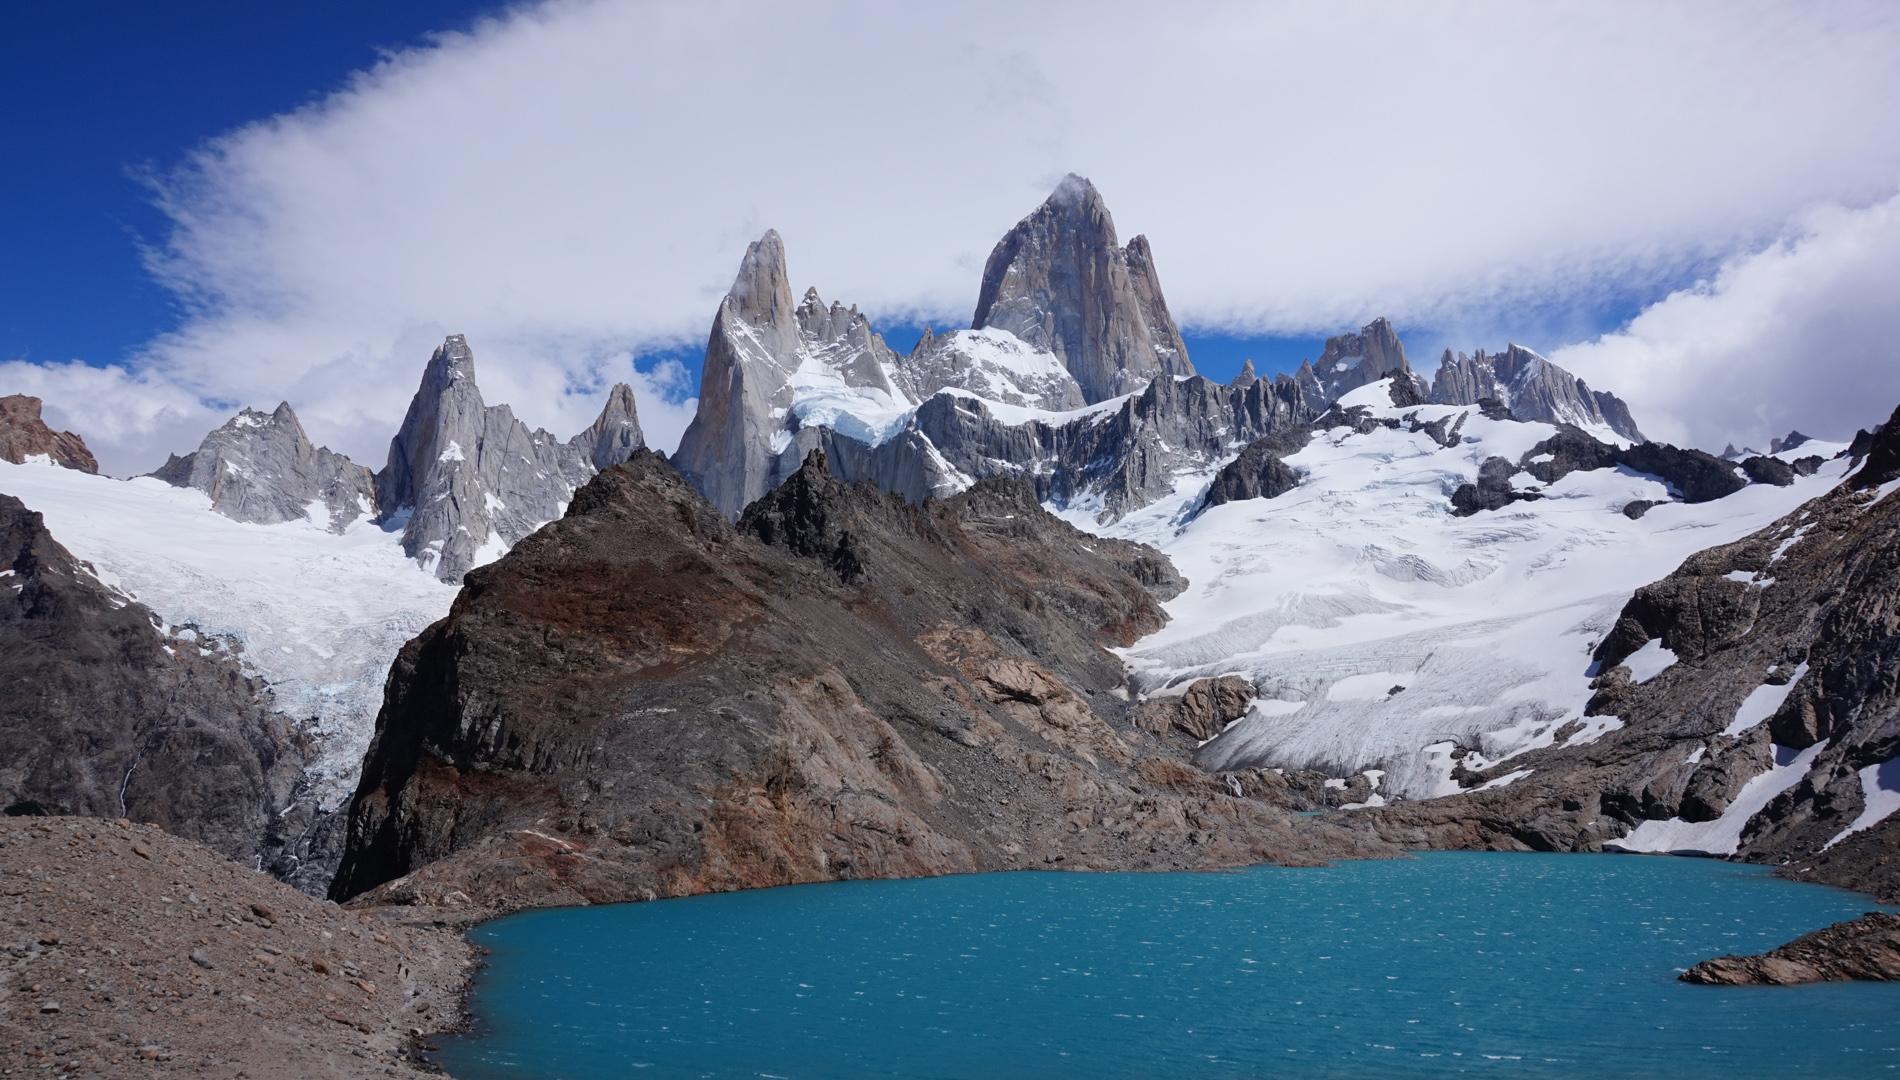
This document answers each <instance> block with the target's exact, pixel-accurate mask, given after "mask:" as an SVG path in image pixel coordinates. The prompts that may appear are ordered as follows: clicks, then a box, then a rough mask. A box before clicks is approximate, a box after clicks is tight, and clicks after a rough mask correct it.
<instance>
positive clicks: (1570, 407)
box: [1431, 345, 1643, 443]
mask: <svg viewBox="0 0 1900 1080" xmlns="http://www.w3.org/2000/svg"><path fill="white" fill-rule="evenodd" d="M1484 398H1495V399H1496V400H1498V401H1501V402H1503V403H1504V404H1505V405H1506V406H1508V407H1509V408H1510V410H1511V415H1513V416H1515V417H1517V418H1518V419H1519V420H1534V421H1541V422H1544V423H1551V424H1556V423H1565V424H1576V425H1577V426H1579V427H1583V428H1598V429H1604V428H1607V429H1609V430H1610V431H1613V432H1615V433H1616V434H1617V435H1620V436H1622V437H1623V438H1625V439H1628V440H1629V441H1631V442H1637V443H1640V442H1642V441H1643V433H1642V431H1641V430H1640V429H1638V428H1637V426H1636V421H1635V419H1634V418H1633V417H1632V416H1631V415H1630V411H1629V406H1627V405H1625V404H1624V403H1623V401H1622V400H1621V399H1620V398H1618V397H1617V396H1616V395H1614V394H1610V393H1607V392H1604V391H1597V390H1592V389H1590V386H1589V384H1588V383H1585V382H1584V381H1583V380H1582V379H1579V378H1577V377H1576V376H1575V375H1572V374H1571V373H1570V372H1568V371H1565V370H1564V369H1563V368H1560V367H1558V366H1557V365H1556V364H1553V363H1551V362H1550V361H1549V360H1546V359H1545V358H1543V357H1542V356H1539V355H1538V354H1537V353H1534V352H1532V351H1531V350H1529V349H1526V348H1524V347H1523V346H1521V345H1507V346H1505V349H1504V351H1503V352H1499V353H1486V352H1485V351H1484V350H1482V349H1480V350H1479V351H1478V352H1477V354H1476V355H1472V356H1468V355H1466V354H1464V353H1459V354H1458V355H1456V356H1453V355H1452V352H1451V350H1450V349H1446V350H1445V355H1444V358H1443V359H1442V360H1441V361H1439V365H1438V374H1437V375H1436V376H1435V377H1434V378H1433V379H1432V387H1431V400H1432V401H1433V402H1435V403H1437V404H1440V405H1474V404H1476V403H1477V402H1478V401H1480V400H1482V399H1484Z"/></svg>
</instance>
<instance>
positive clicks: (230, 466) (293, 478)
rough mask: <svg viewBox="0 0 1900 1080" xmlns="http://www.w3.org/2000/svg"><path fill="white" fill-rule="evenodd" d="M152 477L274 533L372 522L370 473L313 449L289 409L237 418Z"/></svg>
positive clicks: (247, 413)
mask: <svg viewBox="0 0 1900 1080" xmlns="http://www.w3.org/2000/svg"><path fill="white" fill-rule="evenodd" d="M151 475H152V476H154V477H156V478H158V479H160V480H163V481H165V482H166V483H168V484H171V485H172V486H173V487H183V488H195V489H196V490H198V491H202V492H204V493H205V494H206V495H209V496H210V497H211V508H212V509H213V510H216V511H217V512H218V513H220V514H223V515H224V516H225V517H228V518H231V519H233V520H235V521H248V522H252V523H254V524H258V525H275V524H277V523H279V522H283V521H295V520H298V519H300V518H315V517H316V515H317V514H321V515H322V517H323V520H322V521H321V522H320V523H321V524H323V525H325V526H326V527H328V528H329V529H330V531H332V532H342V531H343V530H344V529H346V528H348V527H349V525H350V523H351V522H353V521H355V520H357V519H358V518H362V517H374V516H376V483H375V479H374V477H373V476H372V475H371V474H370V471H369V470H368V469H366V468H364V467H363V466H361V465H358V464H356V463H355V462H353V461H351V460H350V459H349V458H347V457H344V456H343V455H342V454H338V453H335V452H333V451H331V450H330V449H329V448H327V447H319V446H313V445H311V442H310V438H309V436H307V435H305V434H304V430H303V425H302V424H301V423H299V422H298V421H297V414H296V413H295V412H293V411H292V410H291V408H290V403H289V402H283V403H280V404H279V405H278V406H277V408H276V410H275V411H272V412H268V413H266V412H261V411H259V410H257V409H243V410H241V411H239V412H238V414H237V415H236V416H234V417H232V418H231V419H229V420H227V421H225V423H224V425H223V426H221V427H219V428H218V429H217V430H215V431H213V432H211V433H210V434H209V435H206V436H205V438H204V442H203V443H201V444H199V446H198V449H196V450H194V451H192V452H191V453H189V454H186V455H185V456H183V457H179V456H177V455H176V454H174V455H171V456H170V457H168V458H167V459H166V461H165V464H163V465H161V466H159V468H158V469H157V470H155V471H154V472H153V473H152V474H151ZM313 511H314V512H315V513H313Z"/></svg>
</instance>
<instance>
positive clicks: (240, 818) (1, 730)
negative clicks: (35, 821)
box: [0, 495, 309, 866]
mask: <svg viewBox="0 0 1900 1080" xmlns="http://www.w3.org/2000/svg"><path fill="white" fill-rule="evenodd" d="M0 686H4V687H5V688H6V707H5V708H4V709H0V808H4V809H5V810H6V812H7V813H9V814H19V813H47V814H80V815H86V816H92V817H129V818H133V819H135V820H138V821H148V822H153V823H155V824H158V825H161V826H163V827H164V828H165V829H166V831H168V832H172V833H175V834H177V835H179V836H185V837H189V838H191V839H193V840H197V841H199V842H201V843H203V844H205V845H206V846H208V847H211V848H213V849H214V850H217V851H219V852H222V853H223V854H225V855H227V856H230V857H231V858H234V859H238V860H240V861H242V862H244V863H245V864H247V865H252V866H256V865H259V864H268V863H270V862H272V861H273V860H274V859H275V858H276V854H277V853H278V852H279V851H281V850H282V849H283V848H284V846H285V844H286V843H287V837H289V836H293V835H295V830H297V829H298V828H299V827H300V825H301V823H302V820H303V816H302V811H299V812H296V813H286V812H285V811H287V810H288V809H290V808H292V805H293V803H295V802H297V797H298V788H299V785H300V783H301V779H302V769H303V765H304V762H305V760H306V758H307V755H308V751H309V747H308V746H307V745H306V744H305V742H304V740H303V739H302V737H301V736H300V735H299V733H298V732H296V731H295V730H294V729H293V728H292V726H291V724H290V723H289V722H288V721H287V720H286V719H285V718H284V717H282V716H281V715H279V714H277V713H276V712H274V711H273V709H272V707H271V698H270V694H269V691H268V689H267V688H266V687H264V686H263V685H262V684H260V683H258V682H257V681H255V680H253V679H251V678H249V677H247V676H246V675H245V674H244V673H243V672H242V670H241V669H240V668H239V665H238V662H237V660H236V658H235V657H234V656H232V655H231V654H230V653H229V652H228V651H226V649H224V648H223V647H222V646H220V645H218V644H217V643H215V642H213V641H210V640H207V639H204V638H202V637H201V636H200V635H198V634H196V633H195V632H193V631H191V630H189V629H186V630H171V629H169V628H166V627H165V626H164V624H163V623H162V622H160V620H159V619H158V617H157V616H155V615H153V614H152V612H151V611H150V610H149V609H148V608H146V607H145V606H144V605H142V604H139V603H137V602H136V601H131V600H128V599H126V598H125V597H123V596H121V595H118V594H116V593H115V592H113V591H112V590H110V589H108V588H107V587H106V586H104V585H102V584H101V583H100V582H99V580H98V579H97V578H96V577H95V576H94V575H93V573H92V571H91V570H90V568H89V567H87V565H86V564H84V563H81V562H80V561H79V560H77V559H75V558H74V557H73V556H72V554H71V553H70V552H68V551H67V550H66V549H65V548H64V547H62V546H61V545H60V544H59V543H58V542H57V541H56V540H55V539H54V538H53V537H52V536H51V535H50V534H49V533H48V532H47V531H46V527H45V524H44V522H43V521H42V519H41V518H40V515H39V514H37V513H34V512H32V511H30V510H28V509H27V508H26V507H25V506H23V505H22V504H21V503H20V501H19V500H18V499H15V498H13V497H12V496H9V495H0ZM307 809H308V808H307V807H306V808H304V810H307Z"/></svg>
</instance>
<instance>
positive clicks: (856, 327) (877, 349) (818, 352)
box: [797, 289, 903, 397]
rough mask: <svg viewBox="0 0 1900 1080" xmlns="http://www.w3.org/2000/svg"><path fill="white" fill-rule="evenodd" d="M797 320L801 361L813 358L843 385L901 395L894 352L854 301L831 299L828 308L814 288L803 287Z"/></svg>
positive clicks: (895, 395)
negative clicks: (803, 291)
mask: <svg viewBox="0 0 1900 1080" xmlns="http://www.w3.org/2000/svg"><path fill="white" fill-rule="evenodd" d="M797 323H798V333H799V345H800V347H801V348H802V350H803V355H802V356H801V357H800V359H801V362H802V361H803V360H804V359H807V358H809V359H810V360H812V361H815V362H816V364H817V365H819V366H820V367H822V368H823V369H825V370H826V371H828V372H829V373H830V374H831V375H832V376H834V377H835V378H837V380H838V381H839V382H841V383H843V384H844V385H845V386H846V387H849V388H852V389H856V390H873V391H877V392H881V393H884V394H888V395H891V396H892V397H901V396H903V391H902V390H900V389H899V388H898V385H897V379H896V377H895V369H896V367H897V354H896V353H895V352H893V351H892V350H891V347H890V346H889V345H886V344H885V343H884V338H883V337H882V336H880V335H879V334H878V333H877V331H875V330H873V329H871V321H870V320H869V319H867V318H865V317H864V315H863V314H862V313H860V312H859V311H858V306H857V305H856V304H853V305H851V306H850V307H845V306H844V305H843V304H841V303H838V302H837V301H835V300H834V301H832V302H831V305H830V306H829V307H827V306H825V302H824V301H823V300H822V299H820V298H819V296H818V290H817V289H806V290H805V299H804V300H803V302H801V303H800V304H799V305H798V312H797Z"/></svg>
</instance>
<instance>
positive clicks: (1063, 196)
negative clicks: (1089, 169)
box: [1043, 173, 1103, 208]
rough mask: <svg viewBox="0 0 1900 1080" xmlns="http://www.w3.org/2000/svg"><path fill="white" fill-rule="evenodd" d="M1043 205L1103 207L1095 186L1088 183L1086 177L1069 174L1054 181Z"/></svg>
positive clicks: (1100, 195) (1100, 194)
mask: <svg viewBox="0 0 1900 1080" xmlns="http://www.w3.org/2000/svg"><path fill="white" fill-rule="evenodd" d="M1043 205H1044V206H1062V207H1084V208H1092V207H1100V206H1102V205H1103V203H1102V193H1101V192H1099V191H1097V190H1095V185H1094V184H1093V183H1091V182H1090V181H1089V178H1088V177H1086V176H1081V175H1078V174H1076V173H1069V174H1067V175H1065V176H1063V178H1062V179H1061V180H1058V181H1056V186H1055V189H1054V190H1053V191H1051V192H1049V197H1048V198H1047V199H1044V200H1043Z"/></svg>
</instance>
